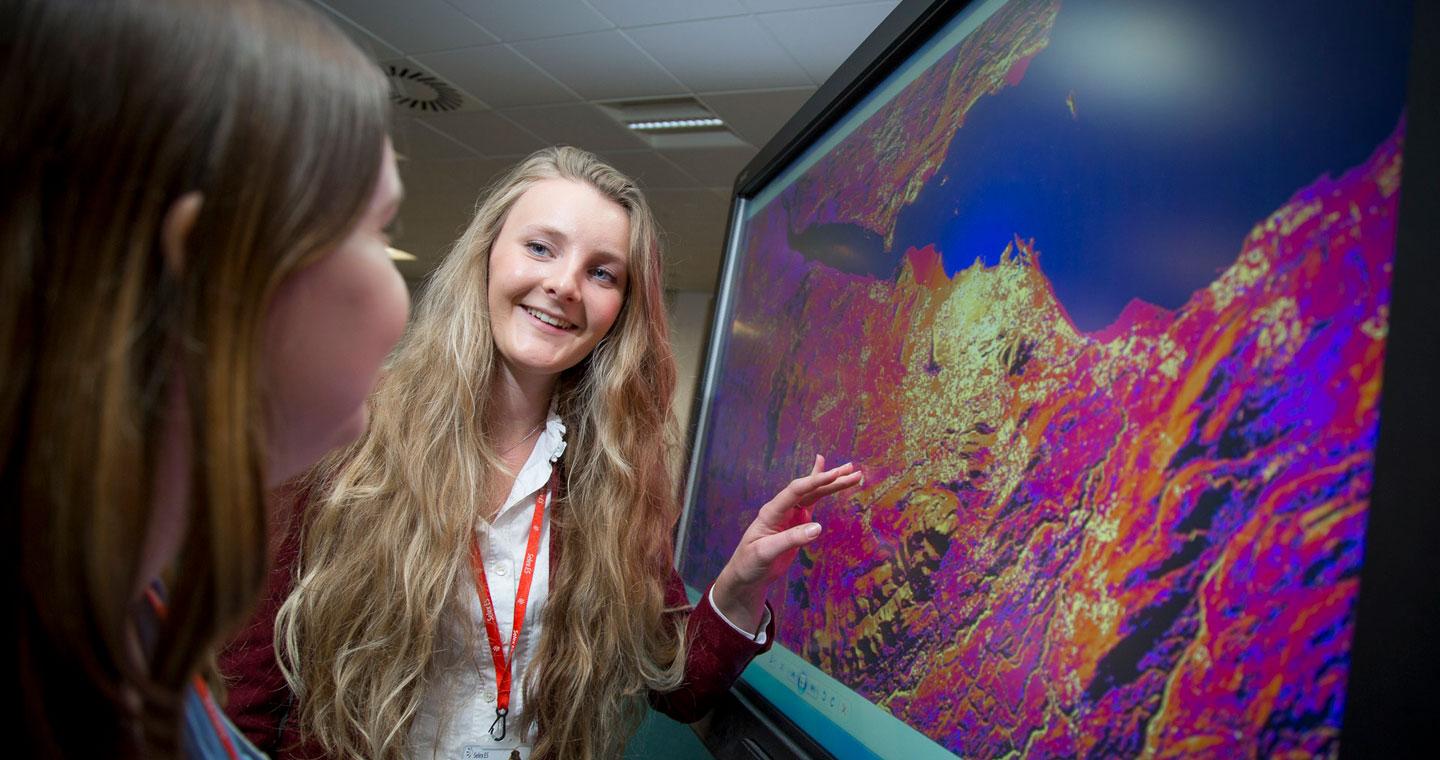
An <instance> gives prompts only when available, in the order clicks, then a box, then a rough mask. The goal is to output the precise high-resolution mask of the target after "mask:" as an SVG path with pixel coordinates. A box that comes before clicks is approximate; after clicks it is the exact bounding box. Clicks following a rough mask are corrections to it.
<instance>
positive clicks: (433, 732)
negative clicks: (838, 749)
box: [407, 409, 770, 760]
mask: <svg viewBox="0 0 1440 760" xmlns="http://www.w3.org/2000/svg"><path fill="white" fill-rule="evenodd" d="M564 451H565V424H564V423H563V422H561V421H560V417H559V415H557V414H555V411H554V410H553V409H552V410H551V411H550V416H549V418H548V419H546V421H545V429H544V431H542V432H541V433H540V437H539V438H538V439H537V440H536V441H535V447H534V448H533V449H531V451H530V457H529V458H528V459H527V460H525V466H524V467H521V468H520V473H519V475H517V476H516V478H515V484H514V485H513V486H511V487H510V495H509V496H507V497H505V503H504V505H503V506H502V507H501V508H500V511H499V512H498V513H497V514H496V515H495V520H494V522H485V521H484V520H479V521H477V525H476V526H475V531H476V536H477V537H478V539H479V541H480V555H481V556H482V557H484V559H485V577H486V581H487V583H489V585H490V596H491V601H492V603H493V604H494V605H495V618H496V620H497V622H498V623H499V625H500V636H501V638H502V639H504V641H505V642H506V643H507V644H508V643H509V641H510V632H511V631H512V630H514V622H515V621H514V616H515V594H516V591H517V590H518V586H519V582H520V577H519V576H520V566H521V563H523V562H524V560H525V544H526V537H527V534H528V532H529V530H530V519H531V517H532V516H533V514H534V512H533V511H532V510H533V509H534V506H535V497H536V496H537V495H539V493H540V489H541V488H544V487H545V485H546V484H547V483H548V482H549V481H550V474H551V472H552V471H553V469H554V467H555V463H556V462H558V461H559V460H560V455H561V454H562V453H564ZM552 497H553V494H552ZM551 506H552V505H551V504H550V503H548V502H547V504H546V506H545V522H544V524H543V526H542V528H541V536H540V550H539V554H538V556H537V557H536V558H535V575H534V578H533V580H532V581H531V585H530V601H529V603H528V608H527V610H526V613H525V627H524V628H523V629H522V630H521V633H520V640H519V641H518V642H517V643H516V645H515V648H516V651H515V653H514V655H512V656H513V657H514V661H513V663H512V665H511V671H510V672H511V679H510V683H511V686H510V710H509V716H508V717H507V719H506V720H507V731H506V736H505V739H504V741H496V740H494V739H492V738H491V737H490V725H491V724H492V723H493V722H494V721H495V703H496V698H497V695H496V680H495V663H494V661H493V660H492V659H491V657H490V653H489V652H488V651H486V646H488V643H487V639H486V637H485V618H484V613H483V612H481V610H480V600H479V599H478V598H476V596H475V582H474V578H472V577H471V575H470V573H468V572H467V573H462V574H461V577H460V579H459V584H460V587H461V588H460V590H459V593H460V598H461V599H463V600H464V604H465V609H466V613H467V614H466V615H465V616H464V617H463V619H462V618H459V616H456V615H454V614H450V615H447V619H446V620H445V621H444V622H443V623H442V625H441V642H440V646H441V650H440V652H438V653H437V656H436V668H435V670H434V672H433V674H432V675H431V681H430V682H429V683H428V684H426V687H425V690H424V697H423V701H422V703H421V709H420V713H419V714H418V715H417V716H416V717H415V722H414V723H413V724H412V725H411V729H410V737H409V745H408V746H409V751H408V752H407V755H408V756H409V757H411V758H417V760H418V759H419V758H425V759H426V760H428V759H429V758H457V759H459V760H511V758H512V754H511V752H512V750H518V751H519V756H520V757H521V758H522V760H528V758H529V757H530V750H531V745H532V744H533V742H534V737H533V736H525V737H522V736H521V735H520V732H519V730H518V726H519V724H520V721H519V718H520V712H521V710H523V709H524V706H525V688H524V683H525V668H526V665H527V664H528V663H529V662H530V659H531V658H532V657H533V656H534V654H535V651H536V649H537V648H538V647H539V645H540V634H541V628H542V625H541V619H542V617H543V614H542V613H543V612H544V610H545V603H546V601H547V600H548V599H549V597H550V512H551ZM467 569H468V566H467ZM710 601H711V604H712V605H713V604H714V598H713V597H712V598H711V600H710ZM716 612H717V613H719V610H718V609H717V610H716ZM719 614H720V619H721V620H724V621H725V622H726V623H729V624H730V627H731V628H734V629H735V630H736V631H737V632H739V633H740V634H741V635H743V636H745V637H746V638H749V639H751V640H755V641H757V642H758V643H760V644H764V643H765V640H764V636H765V633H764V631H765V627H766V626H767V625H768V624H769V617H770V610H769V608H768V606H767V608H766V610H765V613H764V619H763V620H762V621H761V624H760V634H759V636H758V637H757V636H756V634H754V633H753V632H750V631H746V630H744V629H742V628H740V627H739V626H737V625H735V624H734V623H733V622H731V621H730V620H729V619H728V618H726V617H725V615H724V614H723V613H719Z"/></svg>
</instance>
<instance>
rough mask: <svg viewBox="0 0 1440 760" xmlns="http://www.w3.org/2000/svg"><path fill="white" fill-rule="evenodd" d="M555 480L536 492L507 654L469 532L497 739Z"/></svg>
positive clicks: (475, 540) (501, 731)
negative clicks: (487, 649)
mask: <svg viewBox="0 0 1440 760" xmlns="http://www.w3.org/2000/svg"><path fill="white" fill-rule="evenodd" d="M554 484H555V477H554V475H553V474H552V475H551V477H550V481H549V482H548V483H546V484H545V487H544V488H542V489H540V493H539V494H537V495H536V496H535V515H534V516H533V517H531V518H530V540H529V541H528V542H527V543H526V544H525V564H524V565H522V566H521V567H520V587H519V588H518V589H517V590H516V591H515V617H514V618H513V620H514V624H513V626H512V627H511V630H510V656H509V657H508V658H507V657H506V656H505V648H504V646H503V641H502V640H501V638H500V621H499V620H497V619H496V618H495V603H494V602H492V601H490V584H489V583H488V582H487V581H486V580H485V561H484V559H483V558H481V556H480V540H479V538H478V537H476V535H475V534H474V532H472V533H471V535H470V569H471V571H473V572H474V574H475V595H476V596H478V597H479V598H480V610H481V612H483V613H484V614H485V635H486V637H487V638H489V639H490V657H491V658H492V659H493V660H494V661H495V685H496V699H495V722H494V723H491V724H490V736H491V738H493V739H494V740H495V741H502V740H503V739H504V738H505V716H506V715H509V714H510V675H511V674H510V669H511V666H512V665H514V663H515V645H516V644H517V643H519V641H520V629H521V628H523V627H524V626H525V606H526V605H527V604H528V603H529V601H530V582H531V581H532V580H534V579H535V558H536V556H537V555H539V553H540V529H541V527H542V526H543V525H544V523H545V501H546V499H547V498H548V497H549V495H550V489H551V487H552V486H553V485H554ZM497 727H498V728H499V731H498V732H497V731H496V728H497Z"/></svg>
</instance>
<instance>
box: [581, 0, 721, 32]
mask: <svg viewBox="0 0 1440 760" xmlns="http://www.w3.org/2000/svg"><path fill="white" fill-rule="evenodd" d="M589 2H590V4H591V5H593V6H594V7H595V9H596V10H598V11H600V12H601V13H603V14H605V17H606V18H608V19H610V20H611V21H613V22H615V24H616V25H617V26H645V25H647V24H669V23H671V22H674V21H693V20H695V19H702V18H717V17H720V16H736V15H739V14H742V13H746V10H745V8H744V7H743V6H741V5H740V3H738V2H736V0H706V1H705V2H694V1H693V0H689V1H688V2H675V0H589Z"/></svg>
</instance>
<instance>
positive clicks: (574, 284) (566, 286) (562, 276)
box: [545, 266, 584, 302]
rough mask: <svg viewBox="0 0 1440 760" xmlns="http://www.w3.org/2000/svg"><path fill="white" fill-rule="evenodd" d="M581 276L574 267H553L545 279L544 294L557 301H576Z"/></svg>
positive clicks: (578, 295)
mask: <svg viewBox="0 0 1440 760" xmlns="http://www.w3.org/2000/svg"><path fill="white" fill-rule="evenodd" d="M583 275H584V273H583V272H581V271H580V269H579V267H576V266H559V267H554V268H552V269H551V270H550V271H549V272H548V273H547V276H546V278H545V292H546V293H547V294H549V295H550V297H551V298H554V299H555V300H557V301H572V302H573V301H578V300H580V278H581V277H582V276H583Z"/></svg>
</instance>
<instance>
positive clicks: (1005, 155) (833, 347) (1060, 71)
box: [680, 0, 1412, 760]
mask: <svg viewBox="0 0 1440 760" xmlns="http://www.w3.org/2000/svg"><path fill="white" fill-rule="evenodd" d="M1411 11H1412V9H1411V5H1410V3H1409V2H1400V1H1387V2H1375V3H1367V4H1364V7H1363V9H1361V8H1358V7H1357V5H1356V4H1355V3H1352V2H1342V1H1340V0H1317V1H1316V2H1306V3H1267V2H1253V1H1252V0H1216V1H1210V2H1204V3H1196V2H1189V1H1188V0H1187V1H1184V2H1182V1H1180V0H1147V2H1116V1H1112V0H1064V1H1063V2H1060V1H1057V0H1009V1H1008V2H1006V1H1004V0H989V1H986V2H972V3H970V4H969V5H968V6H967V7H965V8H963V9H962V10H961V11H960V12H958V13H956V14H955V15H954V17H953V18H952V19H950V20H949V21H948V22H946V23H944V24H943V25H941V26H939V27H938V28H937V29H936V30H935V31H934V33H933V37H932V38H931V39H930V40H929V41H928V42H927V43H926V44H924V45H923V46H920V47H919V48H918V49H916V50H914V52H913V53H911V54H910V55H909V56H908V59H907V60H906V61H905V62H904V64H903V65H902V66H900V67H899V68H897V69H895V70H894V71H893V72H892V73H891V74H889V76H888V78H886V79H884V80H883V81H881V82H880V83H879V84H877V85H875V86H874V87H873V89H872V91H870V93H869V94H868V95H867V96H866V97H865V98H864V99H863V100H860V101H859V102H858V103H856V104H855V105H854V106H853V108H852V109H851V110H850V111H849V113H848V114H847V115H845V117H844V118H842V119H840V120H839V121H838V122H836V123H835V124H834V126H833V127H831V128H830V129H829V130H828V131H827V132H826V133H825V134H824V135H823V136H821V137H820V138H819V139H818V140H815V141H814V142H813V143H812V144H811V145H809V147H808V148H807V149H806V150H805V151H804V152H803V153H801V154H799V156H798V157H797V158H796V159H795V160H793V161H792V162H790V163H789V164H788V165H787V166H786V167H785V168H784V169H783V170H782V171H781V172H780V173H778V174H777V175H776V176H775V177H774V178H773V179H772V180H770V181H769V182H768V184H766V185H765V186H764V187H763V188H761V189H760V190H759V191H758V192H755V193H753V194H752V195H750V196H749V197H739V196H737V201H736V210H735V214H736V216H735V222H734V223H733V224H732V230H731V239H730V246H731V250H730V253H729V260H728V263H727V271H726V274H725V280H724V292H723V293H722V297H721V299H720V304H721V309H720V311H719V313H718V314H717V318H716V322H717V326H716V331H715V336H714V345H713V346H712V354H711V366H710V368H709V371H708V373H707V375H708V377H707V380H706V383H705V386H704V388H703V389H702V394H703V398H704V402H703V407H702V415H701V419H700V425H701V427H700V431H699V434H698V439H697V446H696V450H695V460H694V463H693V466H692V470H691V476H690V486H689V494H688V498H687V513H686V519H685V521H684V524H683V525H682V533H681V546H680V552H681V554H680V567H681V571H682V574H683V576H684V577H685V579H686V581H687V582H688V583H689V584H691V585H692V587H694V588H703V587H704V586H705V585H706V584H708V582H709V581H710V580H711V579H713V578H714V577H715V575H716V573H717V572H718V571H719V569H720V568H721V566H722V565H723V564H724V562H725V561H726V560H727V559H728V557H729V555H730V552H731V551H732V549H733V547H734V546H735V543H736V541H737V540H738V538H739V536H740V534H741V532H742V531H743V529H744V527H745V525H746V524H748V522H749V520H750V519H751V517H752V515H753V511H754V509H755V508H756V507H758V505H760V504H761V503H763V502H765V501H766V500H767V499H768V498H769V497H770V496H771V495H772V494H773V493H775V492H776V491H777V490H778V489H779V488H781V487H782V486H783V485H784V484H785V483H786V482H787V481H788V480H789V479H790V478H792V477H794V476H795V475H797V474H799V473H801V472H804V471H805V470H806V469H808V466H809V464H810V462H811V459H812V457H813V456H814V454H815V453H817V452H818V453H824V454H826V455H827V456H829V457H831V461H832V462H834V463H839V462H841V461H845V460H847V459H853V460H854V461H857V462H859V463H860V464H861V465H862V466H863V467H864V470H865V472H866V481H865V483H864V485H863V487H861V488H859V489H857V490H856V491H854V492H853V493H850V494H847V495H845V496H844V497H838V498H833V499H830V500H828V501H826V502H823V503H822V504H821V505H820V506H819V507H818V509H817V511H816V512H815V519H817V520H818V521H819V522H821V523H822V524H823V525H824V533H823V535H822V536H821V538H820V539H819V540H818V541H817V542H816V543H815V544H813V545H812V546H811V547H810V548H808V549H807V550H805V551H803V552H802V553H801V555H800V556H799V558H798V559H797V561H796V563H795V566H794V568H793V571H792V572H791V573H790V575H789V576H788V577H787V578H785V580H784V583H783V587H784V593H783V597H781V598H779V599H772V601H773V602H774V608H775V613H776V615H777V618H778V621H777V626H778V629H779V633H778V644H779V646H777V647H776V649H775V651H774V652H772V653H771V654H768V655H766V656H765V657H763V658H762V659H761V660H760V661H759V662H757V664H756V665H754V666H752V668H751V669H750V670H749V671H748V672H747V674H746V679H747V681H748V682H750V683H751V684H752V685H754V686H755V687H756V688H757V689H759V690H760V692H761V693H762V694H763V695H764V696H766V697H767V698H768V699H771V700H772V701H774V702H775V703H776V704H778V705H780V706H781V707H782V709H783V710H784V711H785V712H786V713H787V714H789V715H790V716H791V717H792V718H793V719H794V720H795V721H796V722H797V723H798V724H799V725H800V726H801V728H802V729H804V730H805V731H806V732H807V733H810V734H811V735H812V736H813V737H814V738H816V739H817V740H818V741H819V742H820V743H821V744H822V745H824V746H825V747H827V748H828V749H830V751H832V752H834V753H836V754H837V755H840V756H844V757H853V756H867V755H868V756H878V757H902V756H903V757H905V758H907V760H915V758H920V757H926V756H932V755H933V756H949V755H950V754H951V753H955V754H961V755H964V756H975V757H1002V756H1018V757H1062V756H1077V755H1079V756H1089V757H1113V756H1137V755H1142V754H1143V755H1154V756H1196V755H1203V756H1217V757H1250V756H1257V755H1260V756H1273V755H1290V754H1292V753H1293V754H1295V755H1297V756H1299V755H1303V756H1310V755H1330V754H1334V753H1335V752H1336V751H1337V747H1338V742H1339V740H1340V727H1341V717H1342V713H1343V710H1344V706H1345V699H1346V681H1347V677H1348V674H1349V671H1350V645H1351V638H1352V633H1353V628H1354V620H1355V606H1356V600H1357V596H1358V593H1359V585H1360V582H1359V577H1360V569H1361V566H1362V562H1363V560H1364V557H1365V551H1366V518H1367V509H1368V505H1369V502H1370V493H1371V487H1372V482H1373V475H1374V447H1375V442H1376V437H1377V426H1378V423H1379V400H1380V397H1381V393H1382V388H1381V378H1382V374H1381V372H1382V367H1383V362H1384V359H1385V354H1386V345H1387V328H1388V325H1389V310H1388V309H1389V304H1390V292H1391V290H1390V288H1391V273H1392V262H1393V259H1394V255H1395V240H1396V224H1397V221H1396V220H1397V209H1398V201H1399V198H1400V195H1401V193H1402V192H1403V191H1404V188H1402V187H1401V182H1400V177H1401V167H1402V162H1403V158H1404V155H1405V139H1406V99H1405V93H1406V82H1407V73H1408V65H1409V57H1410V44H1411V36H1410V22H1411Z"/></svg>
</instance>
